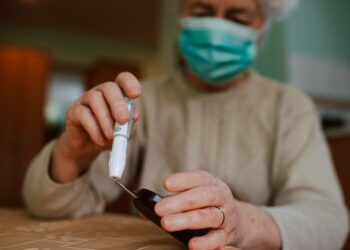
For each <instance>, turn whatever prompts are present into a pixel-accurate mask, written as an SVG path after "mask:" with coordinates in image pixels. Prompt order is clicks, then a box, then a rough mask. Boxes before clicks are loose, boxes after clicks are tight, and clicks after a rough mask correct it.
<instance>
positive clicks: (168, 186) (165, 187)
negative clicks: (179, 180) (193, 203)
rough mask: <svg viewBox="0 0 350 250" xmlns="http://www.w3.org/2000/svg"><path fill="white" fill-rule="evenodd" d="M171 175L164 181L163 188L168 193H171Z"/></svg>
mask: <svg viewBox="0 0 350 250" xmlns="http://www.w3.org/2000/svg"><path fill="white" fill-rule="evenodd" d="M169 179H170V175H169V176H168V177H166V178H165V179H164V180H163V187H164V189H165V190H166V191H168V192H171V188H170V183H169V182H170V180H169Z"/></svg>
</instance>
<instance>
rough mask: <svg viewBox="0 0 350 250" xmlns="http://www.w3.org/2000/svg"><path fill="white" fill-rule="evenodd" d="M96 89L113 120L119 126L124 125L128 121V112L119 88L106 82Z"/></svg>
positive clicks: (113, 83) (112, 83)
mask: <svg viewBox="0 0 350 250" xmlns="http://www.w3.org/2000/svg"><path fill="white" fill-rule="evenodd" d="M96 89H97V90H98V91H101V92H102V94H103V96H104V98H105V99H106V102H107V104H108V106H109V108H110V110H111V113H112V117H113V118H114V120H115V121H116V122H118V123H120V124H124V123H126V122H127V121H128V119H129V111H128V106H127V103H126V101H125V99H124V96H123V94H122V92H121V90H120V88H119V86H118V85H117V84H116V83H115V82H106V83H104V84H101V85H99V86H98V87H97V88H96Z"/></svg>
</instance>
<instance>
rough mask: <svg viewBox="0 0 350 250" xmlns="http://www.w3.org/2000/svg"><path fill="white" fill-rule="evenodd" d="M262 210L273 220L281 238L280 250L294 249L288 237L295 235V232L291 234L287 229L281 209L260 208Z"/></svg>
mask: <svg viewBox="0 0 350 250" xmlns="http://www.w3.org/2000/svg"><path fill="white" fill-rule="evenodd" d="M262 209H263V210H265V211H266V212H267V213H269V214H270V215H271V216H272V218H273V219H274V220H275V222H276V224H277V226H278V228H279V231H280V234H281V238H282V249H283V250H293V249H296V248H295V244H294V248H293V247H292V239H291V238H290V235H292V234H295V232H292V230H291V229H290V228H288V225H287V224H288V222H287V221H286V212H287V213H288V211H285V209H283V208H274V207H262ZM289 226H290V225H289Z"/></svg>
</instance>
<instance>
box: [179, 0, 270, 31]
mask: <svg viewBox="0 0 350 250" xmlns="http://www.w3.org/2000/svg"><path fill="white" fill-rule="evenodd" d="M259 1H260V0H182V5H181V13H180V14H181V16H182V17H187V16H196V17H217V18H222V19H226V20H228V21H233V22H236V23H240V24H242V25H246V26H249V27H250V28H252V29H255V30H260V29H261V28H262V26H263V24H264V21H265V16H264V12H263V10H262V8H261V6H260V3H259Z"/></svg>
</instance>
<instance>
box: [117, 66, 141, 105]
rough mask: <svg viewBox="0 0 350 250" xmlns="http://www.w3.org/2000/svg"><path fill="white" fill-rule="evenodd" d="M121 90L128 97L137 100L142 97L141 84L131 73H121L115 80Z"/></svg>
mask: <svg viewBox="0 0 350 250" xmlns="http://www.w3.org/2000/svg"><path fill="white" fill-rule="evenodd" d="M115 81H116V82H117V84H118V85H119V86H120V88H121V89H122V90H123V91H124V92H125V94H126V96H127V97H129V98H131V99H135V98H138V97H140V95H141V84H140V82H139V80H137V78H136V77H135V76H134V75H133V74H131V73H129V72H123V73H120V74H119V75H118V76H117V78H116V79H115Z"/></svg>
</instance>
